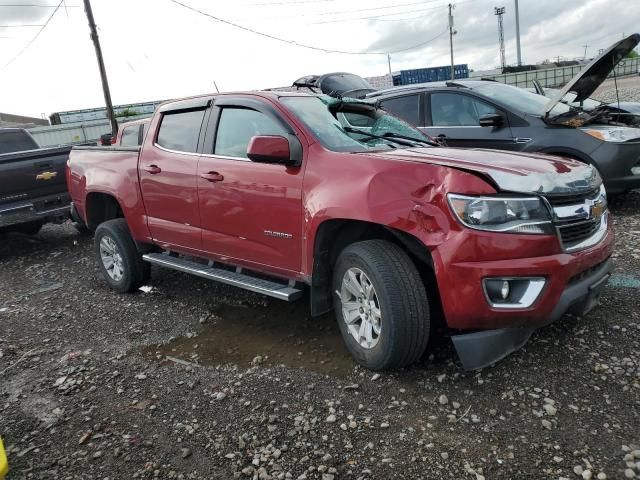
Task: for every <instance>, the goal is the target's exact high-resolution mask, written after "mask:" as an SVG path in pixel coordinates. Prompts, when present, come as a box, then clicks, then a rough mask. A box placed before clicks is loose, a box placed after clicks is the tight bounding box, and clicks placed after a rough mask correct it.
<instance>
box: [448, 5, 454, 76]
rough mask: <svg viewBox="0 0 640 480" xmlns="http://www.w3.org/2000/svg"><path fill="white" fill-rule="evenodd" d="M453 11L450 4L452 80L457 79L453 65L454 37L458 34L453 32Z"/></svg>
mask: <svg viewBox="0 0 640 480" xmlns="http://www.w3.org/2000/svg"><path fill="white" fill-rule="evenodd" d="M452 10H453V5H452V4H449V48H450V49H451V80H455V79H456V74H455V67H454V63H453V35H454V34H455V33H456V32H455V31H454V30H453V15H452V14H451V11H452Z"/></svg>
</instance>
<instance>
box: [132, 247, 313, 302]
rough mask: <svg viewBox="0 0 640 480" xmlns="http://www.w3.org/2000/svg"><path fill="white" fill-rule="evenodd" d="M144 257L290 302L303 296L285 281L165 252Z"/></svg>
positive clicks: (170, 266) (161, 265)
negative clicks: (264, 277)
mask: <svg viewBox="0 0 640 480" xmlns="http://www.w3.org/2000/svg"><path fill="white" fill-rule="evenodd" d="M142 259H143V260H144V261H146V262H149V263H151V264H153V265H158V266H160V267H165V268H170V269H172V270H178V271H180V272H185V273H190V274H191V275H196V276H198V277H202V278H208V279H209V280H216V281H218V282H221V283H225V284H227V285H232V286H234V287H240V288H244V289H245V290H250V291H252V292H256V293H261V294H263V295H268V296H269V297H274V298H278V299H280V300H286V301H288V302H293V301H295V300H297V299H299V298H300V297H301V296H302V290H300V289H298V288H294V287H292V286H290V285H288V284H285V283H278V282H276V281H272V280H264V279H262V278H256V277H252V276H250V275H247V274H245V273H240V272H234V271H229V270H225V269H223V268H216V267H214V266H211V265H206V264H201V263H198V262H194V261H192V260H187V259H184V258H180V257H174V256H170V255H167V254H163V253H147V254H144V255H142Z"/></svg>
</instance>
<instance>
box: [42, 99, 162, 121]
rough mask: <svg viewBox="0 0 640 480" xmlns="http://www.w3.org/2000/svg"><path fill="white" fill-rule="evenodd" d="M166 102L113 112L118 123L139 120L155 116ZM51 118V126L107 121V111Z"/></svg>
mask: <svg viewBox="0 0 640 480" xmlns="http://www.w3.org/2000/svg"><path fill="white" fill-rule="evenodd" d="M165 101H166V100H157V101H152V102H142V103H130V104H127V105H115V106H114V107H113V112H114V113H115V115H116V119H117V120H118V122H126V121H129V120H137V119H138V118H144V117H150V116H151V115H153V112H155V110H156V108H157V107H158V105H160V104H161V103H163V102H165ZM49 118H50V119H51V125H62V124H67V123H83V122H91V121H94V120H106V119H107V109H106V108H105V107H100V108H86V109H84V110H69V111H67V112H56V113H52V114H51V115H50V116H49Z"/></svg>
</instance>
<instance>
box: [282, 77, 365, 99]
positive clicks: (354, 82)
mask: <svg viewBox="0 0 640 480" xmlns="http://www.w3.org/2000/svg"><path fill="white" fill-rule="evenodd" d="M293 86H294V87H298V88H301V87H305V88H308V89H310V90H312V91H314V92H315V91H316V90H315V89H319V90H320V91H321V92H322V93H324V94H326V95H330V96H332V97H352V98H364V96H365V95H366V94H367V93H371V92H375V90H376V89H375V88H373V87H372V86H371V85H370V84H369V82H367V81H366V80H365V79H364V78H362V77H359V76H358V75H354V74H353V73H347V72H335V73H325V74H324V75H307V76H305V77H302V78H299V79H298V80H296V81H295V82H293Z"/></svg>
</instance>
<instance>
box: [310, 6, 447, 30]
mask: <svg viewBox="0 0 640 480" xmlns="http://www.w3.org/2000/svg"><path fill="white" fill-rule="evenodd" d="M446 6H447V5H444V4H443V5H437V6H434V7H430V8H422V9H419V10H410V11H406V12H395V13H387V14H384V15H372V16H368V17H352V18H337V19H332V20H322V21H320V22H311V23H310V25H325V24H327V23H343V22H351V21H355V20H376V19H382V18H386V17H391V16H393V15H410V14H412V13H422V12H427V11H431V10H436V9H438V8H444V7H446ZM413 18H420V17H413ZM411 19H412V18H410V19H409V20H411ZM394 20H406V19H393V18H392V19H388V20H386V21H394Z"/></svg>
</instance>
